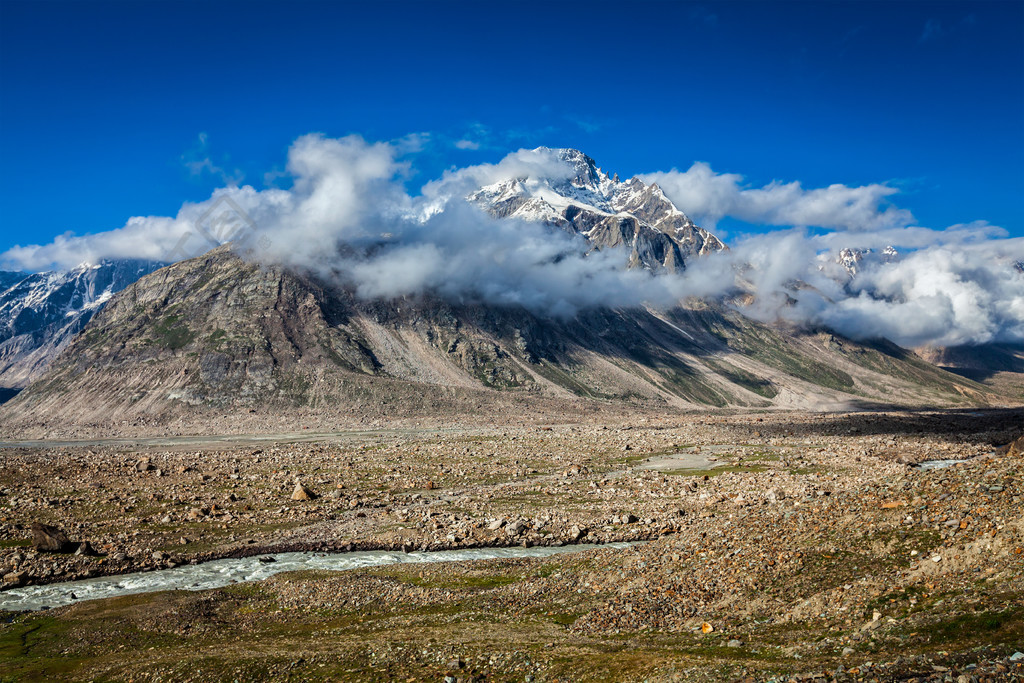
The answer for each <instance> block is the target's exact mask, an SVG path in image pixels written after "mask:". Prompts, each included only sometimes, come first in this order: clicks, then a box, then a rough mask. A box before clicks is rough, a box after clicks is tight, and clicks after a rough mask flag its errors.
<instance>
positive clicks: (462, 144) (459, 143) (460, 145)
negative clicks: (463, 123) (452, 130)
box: [455, 139, 480, 150]
mask: <svg viewBox="0 0 1024 683" xmlns="http://www.w3.org/2000/svg"><path fill="white" fill-rule="evenodd" d="M455 148H456V149H468V150H477V149H480V143H479V142H473V141H472V140H466V139H462V140H456V141H455Z"/></svg>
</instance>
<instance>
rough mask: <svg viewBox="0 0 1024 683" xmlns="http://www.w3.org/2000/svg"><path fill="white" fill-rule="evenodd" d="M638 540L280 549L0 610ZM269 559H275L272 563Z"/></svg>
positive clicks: (31, 597) (24, 598) (34, 594)
mask: <svg viewBox="0 0 1024 683" xmlns="http://www.w3.org/2000/svg"><path fill="white" fill-rule="evenodd" d="M631 545H635V543H606V544H604V545H593V544H578V545H566V546H561V547H548V546H538V547H534V548H523V547H513V548H468V549H465V550H438V551H434V552H412V553H402V552H391V551H386V550H371V551H362V552H351V553H309V552H303V553H276V554H270V555H260V556H259V557H241V558H224V559H220V560H211V561H209V562H203V563H201V564H187V565H182V566H180V567H174V568H172V569H160V570H156V571H149V572H136V573H134V574H119V575H117V576H99V577H95V578H91V579H80V580H78V581H67V582H64V583H50V584H46V585H41V586H25V587H23V588H13V589H11V590H8V591H4V592H2V593H0V610H10V611H22V610H40V609H49V608H51V607H61V606H63V605H69V604H71V603H76V602H81V601H83V600H96V599H99V598H111V597H116V596H119V595H132V594H135V593H152V592H155V591H166V590H191V591H198V590H206V589H209V588H220V587H222V586H227V585H230V584H233V583H239V582H242V581H260V580H262V579H266V578H268V577H270V576H273V575H274V574H280V573H281V572H291V571H297V570H303V569H321V570H329V571H345V570H349V569H361V568H364V567H381V566H384V565H389V564H425V563H431V562H468V561H471V560H493V559H501V558H519V557H551V556H552V555H564V554H566V553H576V552H580V551H583V550H593V549H597V548H626V547H629V546H631ZM269 558H273V561H270V560H269Z"/></svg>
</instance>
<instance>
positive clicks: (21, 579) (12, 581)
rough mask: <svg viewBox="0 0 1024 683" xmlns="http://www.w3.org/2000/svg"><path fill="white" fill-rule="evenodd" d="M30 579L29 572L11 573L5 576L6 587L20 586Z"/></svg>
mask: <svg viewBox="0 0 1024 683" xmlns="http://www.w3.org/2000/svg"><path fill="white" fill-rule="evenodd" d="M27 578H28V572H27V571H25V570H22V571H20V572H10V573H7V574H4V585H5V586H20V585H21V584H23V583H25V579H27Z"/></svg>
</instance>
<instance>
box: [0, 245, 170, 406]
mask: <svg viewBox="0 0 1024 683" xmlns="http://www.w3.org/2000/svg"><path fill="white" fill-rule="evenodd" d="M161 265H163V264H160V263H155V262H151V261H136V260H117V261H102V262H100V263H98V264H82V265H79V266H78V267H76V268H73V269H71V270H67V271H52V272H45V273H33V274H25V273H10V272H3V273H0V288H2V289H0V388H5V389H10V388H18V387H23V386H25V385H27V384H28V383H29V382H30V381H31V380H33V379H34V378H36V377H38V376H39V375H40V374H41V373H42V372H43V371H44V370H45V369H46V367H47V365H48V364H49V362H50V361H51V360H52V359H53V358H54V357H55V356H56V355H57V354H58V353H59V352H60V351H61V350H62V349H64V347H66V346H67V345H68V343H69V342H70V341H71V339H72V338H73V337H74V336H75V335H76V334H77V333H78V332H79V331H81V329H82V328H83V327H84V326H85V324H86V323H88V322H89V320H90V319H91V318H92V316H93V315H94V314H95V313H96V311H98V310H99V309H100V308H102V307H103V305H104V304H105V303H106V302H107V301H108V300H109V299H110V298H111V297H112V296H113V295H114V294H115V293H116V292H119V291H121V290H122V289H124V288H125V287H127V286H128V285H130V284H131V283H133V282H135V281H136V280H138V279H139V278H140V277H142V276H143V275H146V274H147V273H151V272H152V271H154V270H156V269H157V268H159V267H160V266H161Z"/></svg>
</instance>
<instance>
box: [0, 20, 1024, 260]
mask: <svg viewBox="0 0 1024 683" xmlns="http://www.w3.org/2000/svg"><path fill="white" fill-rule="evenodd" d="M0 13H2V14H0V158H2V160H3V164H2V177H0V251H2V250H4V249H6V248H8V247H10V246H12V245H14V244H26V243H46V242H49V241H50V240H52V239H53V237H54V236H56V235H58V234H60V233H63V232H65V231H73V232H75V233H78V234H83V233H95V232H99V231H103V230H109V229H113V228H117V227H119V226H122V225H124V223H125V221H126V220H127V219H128V218H129V217H130V216H135V215H170V216H173V215H174V214H175V213H176V212H177V211H178V209H179V207H180V206H181V204H182V202H184V201H199V200H203V199H206V198H208V197H209V196H210V193H211V192H212V191H213V190H214V189H215V188H216V187H219V186H222V185H223V184H224V183H225V180H226V179H227V180H231V181H235V182H241V183H242V184H251V185H253V186H254V187H256V189H262V188H264V187H266V186H267V185H268V184H272V183H275V182H286V181H282V180H281V178H280V177H279V176H277V175H276V173H277V172H280V171H281V170H282V169H283V168H284V165H285V163H286V157H287V150H288V148H289V145H291V144H292V142H293V141H294V140H295V139H296V138H298V137H299V136H301V135H303V134H306V133H311V132H321V133H323V134H324V135H326V136H328V137H338V136H343V135H347V134H351V133H357V134H360V135H362V136H363V137H365V138H366V139H368V140H398V139H400V138H403V137H404V136H408V135H410V134H420V135H421V137H420V139H421V140H425V141H426V142H425V144H423V146H422V148H421V149H420V151H419V152H417V153H416V154H415V163H414V168H415V175H414V176H413V177H412V178H410V179H409V181H408V183H407V184H408V185H409V186H410V187H415V186H417V184H422V182H426V181H427V180H430V179H432V178H434V177H436V176H437V175H438V174H439V173H440V172H441V171H442V170H443V169H445V168H447V167H450V166H453V165H454V166H460V167H461V166H466V165H469V164H478V163H482V162H492V161H497V160H498V159H500V158H501V157H503V156H504V155H505V154H507V153H508V152H509V151H512V150H515V149H518V148H520V147H535V146H538V145H548V146H559V147H562V146H566V147H578V148H580V149H583V150H584V151H586V152H587V153H588V154H590V155H591V156H593V157H594V158H595V159H596V160H597V161H598V163H599V164H600V165H601V166H603V167H604V168H605V170H608V171H610V172H617V173H619V174H620V176H622V177H628V176H631V175H633V174H636V173H647V172H655V171H668V170H670V169H671V168H673V167H675V168H679V169H680V170H686V169H687V168H689V167H690V166H691V164H692V163H693V162H695V161H704V162H706V163H708V164H710V166H711V168H713V169H714V171H715V172H718V173H734V174H741V175H742V176H743V178H744V180H743V182H744V183H747V184H749V185H750V186H753V187H759V186H762V185H765V184H767V183H770V182H771V181H773V180H778V181H785V182H792V181H799V182H800V183H801V184H802V185H803V186H804V187H805V188H816V187H824V186H828V185H830V184H833V183H842V184H845V185H851V186H859V185H868V184H878V183H885V184H887V185H889V186H891V187H894V188H898V189H899V190H900V192H899V194H896V195H892V196H890V197H889V198H888V200H889V201H891V202H892V203H893V204H895V205H896V206H897V207H899V208H901V209H906V210H909V211H911V212H912V213H913V215H914V217H915V218H916V220H917V222H918V223H919V224H921V225H924V226H928V227H932V228H944V227H946V226H949V225H952V224H958V223H967V222H970V221H975V220H983V221H987V222H989V223H991V224H995V225H999V226H1002V227H1004V228H1005V229H1006V230H1007V231H1008V232H1009V234H1010V235H1011V236H1024V200H1022V198H1024V3H1022V2H1016V1H1013V2H995V3H986V2H969V3H948V2H944V3H933V2H895V3H882V2H855V3H769V2H745V3H729V2H724V3H718V2H716V3H703V4H698V3H669V2H654V3H647V4H643V3H631V4H628V5H626V4H621V3H594V2H589V3H583V4H571V3H546V4H530V3H514V2H503V3H496V2H495V3H490V2H487V3H482V2H481V3H471V4H457V3H426V2H421V3H413V4H402V3H388V2H382V3H360V4H320V3H312V2H306V3H274V4H267V3H259V2H245V3H242V2H223V3H215V2H211V3H185V2H174V3H170V2H132V3H129V2H119V3H90V2H74V3H67V4H65V3H57V2H28V3H23V2H12V1H11V0H3V2H0ZM460 140H467V141H469V142H470V143H472V144H469V145H467V144H463V147H466V146H469V147H477V149H460V148H459V147H458V146H456V144H455V143H456V142H458V141H460ZM680 208H681V209H683V210H684V211H686V210H687V207H686V206H681V207H680ZM719 226H720V228H721V229H722V230H723V231H726V232H728V233H738V232H745V231H757V230H758V229H759V227H758V226H757V225H747V224H744V223H742V222H740V221H738V220H737V219H735V218H730V217H728V216H727V217H725V218H723V219H722V221H721V222H720V223H719Z"/></svg>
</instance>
